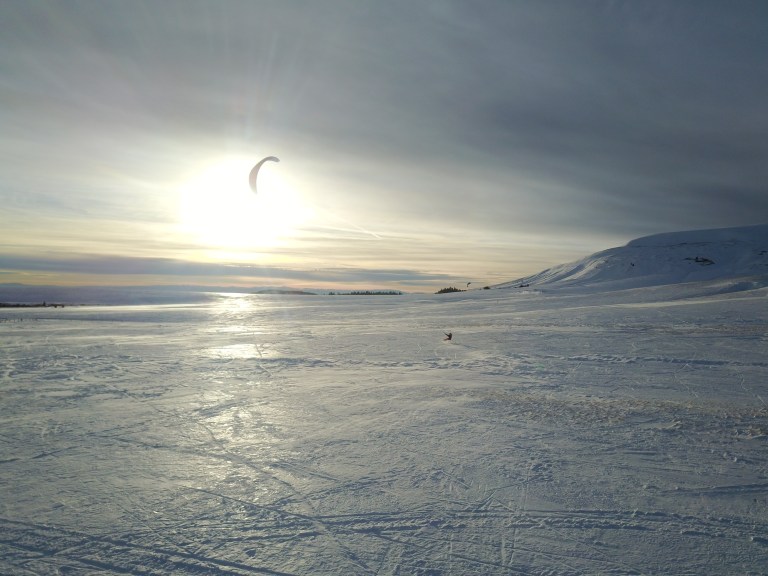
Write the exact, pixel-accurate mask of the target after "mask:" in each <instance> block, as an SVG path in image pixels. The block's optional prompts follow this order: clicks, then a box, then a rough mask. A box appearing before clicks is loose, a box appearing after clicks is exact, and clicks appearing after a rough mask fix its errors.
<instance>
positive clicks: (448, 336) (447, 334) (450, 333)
mask: <svg viewBox="0 0 768 576" xmlns="http://www.w3.org/2000/svg"><path fill="white" fill-rule="evenodd" d="M443 334H445V338H443V340H450V339H451V338H453V332H443Z"/></svg>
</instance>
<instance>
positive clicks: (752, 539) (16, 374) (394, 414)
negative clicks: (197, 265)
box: [0, 295, 768, 575]
mask: <svg viewBox="0 0 768 576" xmlns="http://www.w3.org/2000/svg"><path fill="white" fill-rule="evenodd" d="M482 296H483V298H479V297H478V299H477V300H471V299H470V300H456V301H451V300H443V301H437V300H427V301H423V302H422V301H419V299H416V298H413V299H410V300H409V299H408V298H404V299H403V300H401V301H400V303H398V304H397V305H393V304H391V303H390V302H389V301H388V302H387V304H386V305H384V306H380V305H378V303H377V302H379V301H377V300H375V299H372V300H370V299H364V300H357V301H355V302H352V303H349V302H347V301H340V300H338V299H336V300H334V299H313V300H291V299H276V298H260V297H248V296H243V297H241V298H239V299H235V300H233V299H232V298H228V299H226V300H223V301H222V302H221V303H220V304H215V305H201V306H195V307H189V306H186V307H179V308H174V307H157V308H153V307H144V308H140V307H139V308H135V309H119V310H109V309H92V310H86V309H84V310H76V309H73V310H62V311H60V312H59V313H58V315H57V316H52V315H51V313H50V312H49V311H45V312H35V311H31V312H30V311H12V313H14V314H16V315H17V316H18V317H21V316H23V317H24V319H25V321H24V322H3V323H2V324H0V343H1V344H2V346H1V347H0V360H1V361H2V370H0V386H2V389H1V390H2V395H1V396H0V398H1V400H0V401H1V402H2V408H3V410H2V412H1V413H0V424H1V425H0V493H2V494H3V496H2V498H0V572H2V573H8V574H65V573H103V574H147V575H155V574H168V573H184V574H217V575H225V574H227V575H229V574H233V575H234V574H308V573H312V574H339V573H347V574H382V575H383V574H432V575H436V574H467V573H472V574H541V575H545V574H546V575H566V574H584V573H601V574H610V575H620V574H668V573H678V574H718V573H724V572H733V571H735V572H739V573H746V574H749V573H755V574H757V573H760V571H761V570H762V569H763V567H764V566H765V565H766V564H768V523H767V522H766V517H768V514H766V512H768V456H767V455H766V449H765V447H766V444H765V443H766V441H768V406H766V402H765V399H766V398H768V393H767V392H766V390H765V385H766V382H767V381H768V379H766V373H767V372H768V362H766V361H765V360H764V345H765V341H766V333H767V331H766V326H768V318H767V317H766V316H768V313H767V312H766V311H765V310H764V306H763V305H762V302H760V301H759V300H755V299H753V300H740V301H738V302H737V301H733V300H728V299H725V300H723V299H722V298H720V299H718V300H716V301H714V300H713V301H712V302H707V301H706V299H704V300H702V301H701V302H699V303H697V304H689V303H688V304H684V303H683V304H680V305H679V306H675V305H671V304H670V303H669V302H663V305H662V304H659V305H658V306H654V305H652V304H649V303H644V304H643V306H630V305H627V306H613V305H611V306H608V305H601V304H600V303H599V299H597V300H596V301H593V302H584V301H582V304H584V303H588V304H589V306H579V307H573V306H569V307H565V306H563V301H562V300H559V299H558V298H557V297H554V296H546V297H543V296H539V295H528V296H525V297H523V298H517V297H508V298H498V297H493V298H491V297H490V296H486V295H482ZM329 300H330V301H329ZM569 302H570V300H569ZM734 313H737V314H738V315H737V316H734ZM734 318H737V319H739V320H738V321H734V320H733V319H734ZM371 326H375V329H372V328H371ZM444 327H450V328H451V329H452V330H453V332H454V334H455V336H454V340H453V341H451V342H442V341H441V338H442V335H441V334H442V329H443V328H444Z"/></svg>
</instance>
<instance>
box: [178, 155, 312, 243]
mask: <svg viewBox="0 0 768 576" xmlns="http://www.w3.org/2000/svg"><path fill="white" fill-rule="evenodd" d="M253 163H254V162H253V160H247V159H245V160H244V159H226V160H219V161H217V162H214V163H212V164H211V165H210V166H209V167H207V168H206V169H204V170H202V171H200V172H199V173H198V174H195V175H194V176H192V177H191V178H190V179H189V180H187V181H186V182H185V183H184V184H183V185H182V186H181V187H180V190H179V209H178V219H179V226H180V228H181V231H182V233H183V234H184V235H185V236H186V237H187V238H189V239H191V240H192V241H193V242H194V243H196V244H198V245H199V246H201V247H203V248H207V249H211V250H216V251H225V252H243V253H245V252H250V251H261V250H263V249H265V248H270V247H274V246H278V245H281V244H283V243H285V242H287V241H288V240H289V239H290V238H291V237H292V236H294V235H295V234H296V233H297V231H298V230H299V228H300V227H301V225H302V224H303V223H305V222H306V221H307V220H308V219H309V218H310V217H311V216H312V210H311V208H310V207H309V205H308V204H306V203H304V202H303V201H302V198H301V195H300V194H299V193H298V192H297V190H296V189H295V188H294V187H293V186H291V185H290V183H289V181H288V180H286V179H285V178H281V177H280V174H279V173H278V172H279V170H278V169H277V167H276V166H265V167H264V168H262V170H261V171H260V173H259V192H258V194H255V193H254V192H253V191H252V190H251V189H250V187H249V185H248V174H249V172H250V170H251V168H252V167H253Z"/></svg>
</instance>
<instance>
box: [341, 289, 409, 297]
mask: <svg viewBox="0 0 768 576" xmlns="http://www.w3.org/2000/svg"><path fill="white" fill-rule="evenodd" d="M328 295H329V296H400V295H402V292H398V291H397V290H356V291H354V292H329V293H328Z"/></svg>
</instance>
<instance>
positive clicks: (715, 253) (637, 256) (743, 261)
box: [498, 224, 768, 291]
mask: <svg viewBox="0 0 768 576" xmlns="http://www.w3.org/2000/svg"><path fill="white" fill-rule="evenodd" d="M715 279H718V280H720V281H721V282H722V285H721V289H722V290H724V291H739V290H751V289H754V288H759V287H762V286H768V224H764V225H761V226H746V227H742V228H723V229H718V230H695V231H690V232H672V233H667V234H657V235H655V236H647V237H645V238H638V239H637V240H633V241H632V242H630V243H629V244H627V245H626V246H622V247H620V248H611V249H609V250H604V251H602V252H598V253H597V254H593V255H592V256H588V257H587V258H583V259H581V260H578V261H576V262H571V263H569V264H562V265H559V266H555V267H553V268H549V269H548V270H544V271H543V272H540V273H539V274H536V275H534V276H529V277H527V278H521V279H520V280H515V281H513V282H508V283H505V284H502V285H500V286H498V287H499V288H521V287H523V288H531V289H537V288H538V289H552V288H557V289H564V288H577V289H579V290H583V289H585V288H593V289H600V290H607V289H613V290H617V289H628V288H639V287H643V286H659V285H665V284H679V283H685V282H700V281H705V280H715Z"/></svg>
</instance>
